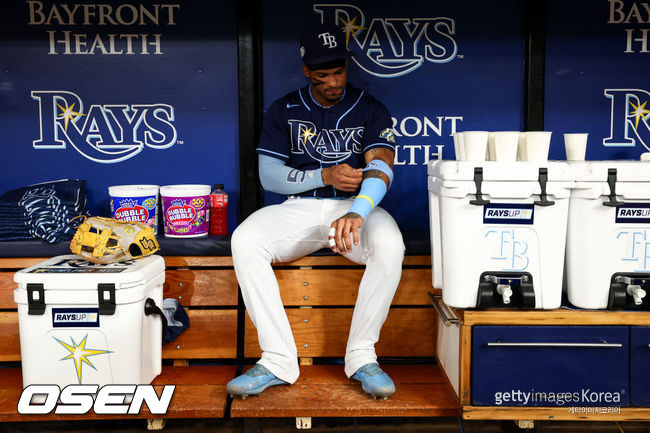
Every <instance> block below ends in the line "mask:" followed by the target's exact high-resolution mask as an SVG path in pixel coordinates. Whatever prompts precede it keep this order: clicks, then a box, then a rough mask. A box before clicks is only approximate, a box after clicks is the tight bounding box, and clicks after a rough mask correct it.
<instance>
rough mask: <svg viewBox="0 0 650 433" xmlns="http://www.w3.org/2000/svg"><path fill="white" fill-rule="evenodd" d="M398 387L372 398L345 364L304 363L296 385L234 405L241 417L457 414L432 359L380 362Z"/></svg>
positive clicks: (454, 401) (235, 414)
mask: <svg viewBox="0 0 650 433" xmlns="http://www.w3.org/2000/svg"><path fill="white" fill-rule="evenodd" d="M382 369H383V370H384V371H385V372H386V373H388V374H389V375H390V376H391V378H392V379H393V381H394V382H395V386H396V388H397V391H396V392H395V394H393V395H392V396H391V397H389V398H388V399H387V400H383V399H377V400H375V399H373V398H372V397H370V396H369V395H368V394H366V393H365V392H364V391H363V390H362V389H361V384H360V383H359V382H357V381H354V380H351V379H348V378H347V377H346V376H345V373H344V370H343V366H342V365H303V366H301V367H300V377H299V378H298V381H296V383H295V384H293V385H292V386H275V387H272V388H269V389H267V390H266V391H264V392H263V393H262V394H260V395H259V396H251V397H248V398H246V399H241V398H239V397H236V398H235V399H234V400H233V402H232V406H231V409H230V415H231V416H232V417H233V418H239V417H269V418H273V417H287V418H293V417H296V418H301V417H376V416H380V417H433V416H457V415H458V414H459V413H460V410H459V405H458V401H457V399H456V398H455V396H454V394H453V391H452V390H451V388H450V387H449V385H448V384H447V383H446V381H445V379H444V377H443V376H442V373H441V371H440V368H439V367H438V366H437V365H433V364H417V365H382Z"/></svg>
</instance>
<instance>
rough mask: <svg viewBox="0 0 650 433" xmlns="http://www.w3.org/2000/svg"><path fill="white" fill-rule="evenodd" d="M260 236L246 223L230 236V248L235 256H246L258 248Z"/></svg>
mask: <svg viewBox="0 0 650 433" xmlns="http://www.w3.org/2000/svg"><path fill="white" fill-rule="evenodd" d="M258 241H259V236H258V235H257V233H256V232H255V230H251V229H250V228H248V227H247V226H246V225H245V224H242V225H240V226H239V227H237V228H236V229H235V231H234V232H233V234H232V237H231V238H230V249H231V251H232V255H233V256H238V257H241V256H245V255H247V254H250V253H251V252H253V251H254V250H256V247H257V243H258Z"/></svg>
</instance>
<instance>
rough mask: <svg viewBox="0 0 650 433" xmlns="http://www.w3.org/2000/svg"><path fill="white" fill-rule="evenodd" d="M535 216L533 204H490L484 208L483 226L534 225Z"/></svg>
mask: <svg viewBox="0 0 650 433" xmlns="http://www.w3.org/2000/svg"><path fill="white" fill-rule="evenodd" d="M534 216H535V206H534V205H532V204H510V203H490V204H486V205H485V206H484V208H483V224H508V225H510V224H529V225H532V224H533V222H534Z"/></svg>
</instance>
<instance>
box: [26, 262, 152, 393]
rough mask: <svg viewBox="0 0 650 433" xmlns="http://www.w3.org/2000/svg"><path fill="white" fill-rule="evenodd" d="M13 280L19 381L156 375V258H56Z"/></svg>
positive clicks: (122, 380) (109, 380) (138, 379)
mask: <svg viewBox="0 0 650 433" xmlns="http://www.w3.org/2000/svg"><path fill="white" fill-rule="evenodd" d="M14 281H15V282H16V283H17V284H18V288H17V289H15V290H14V301H15V302H16V304H18V323H19V329H20V354H21V358H22V373H23V387H26V386H28V385H32V384H56V385H59V387H61V388H63V387H65V386H67V385H69V384H82V383H83V384H97V385H100V386H103V385H105V384H147V383H150V382H151V381H152V380H153V379H154V378H155V377H156V376H157V375H158V374H160V371H161V358H162V355H161V350H162V348H161V343H162V321H161V318H160V317H159V316H158V315H157V314H155V313H153V312H152V309H153V306H152V304H153V303H155V305H156V306H158V307H160V308H162V295H163V283H164V281H165V262H164V260H163V258H162V257H160V256H155V255H154V256H149V257H145V258H143V259H140V260H135V261H129V262H122V263H113V264H106V265H96V264H93V263H89V262H87V261H85V260H83V259H81V257H79V256H76V255H66V256H58V257H54V258H52V259H49V260H47V261H44V262H42V263H39V264H37V265H34V266H32V267H30V268H27V269H23V270H21V271H18V272H16V274H15V276H14ZM152 301H153V302H152ZM145 310H147V312H145Z"/></svg>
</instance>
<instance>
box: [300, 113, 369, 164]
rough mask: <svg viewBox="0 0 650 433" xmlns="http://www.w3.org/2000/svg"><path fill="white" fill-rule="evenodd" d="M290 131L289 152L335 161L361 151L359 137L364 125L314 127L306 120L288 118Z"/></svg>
mask: <svg viewBox="0 0 650 433" xmlns="http://www.w3.org/2000/svg"><path fill="white" fill-rule="evenodd" d="M288 123H289V127H290V131H291V153H294V154H299V155H302V154H304V153H307V154H308V155H309V156H310V157H311V158H312V159H314V160H316V161H320V162H327V163H336V162H340V161H343V160H345V159H347V158H348V157H349V156H350V155H351V154H352V153H361V152H362V147H361V137H363V131H364V127H363V126H359V127H356V128H343V129H321V130H320V131H319V130H318V129H317V128H316V125H314V124H313V123H312V122H309V121H307V120H295V119H290V120H288Z"/></svg>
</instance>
